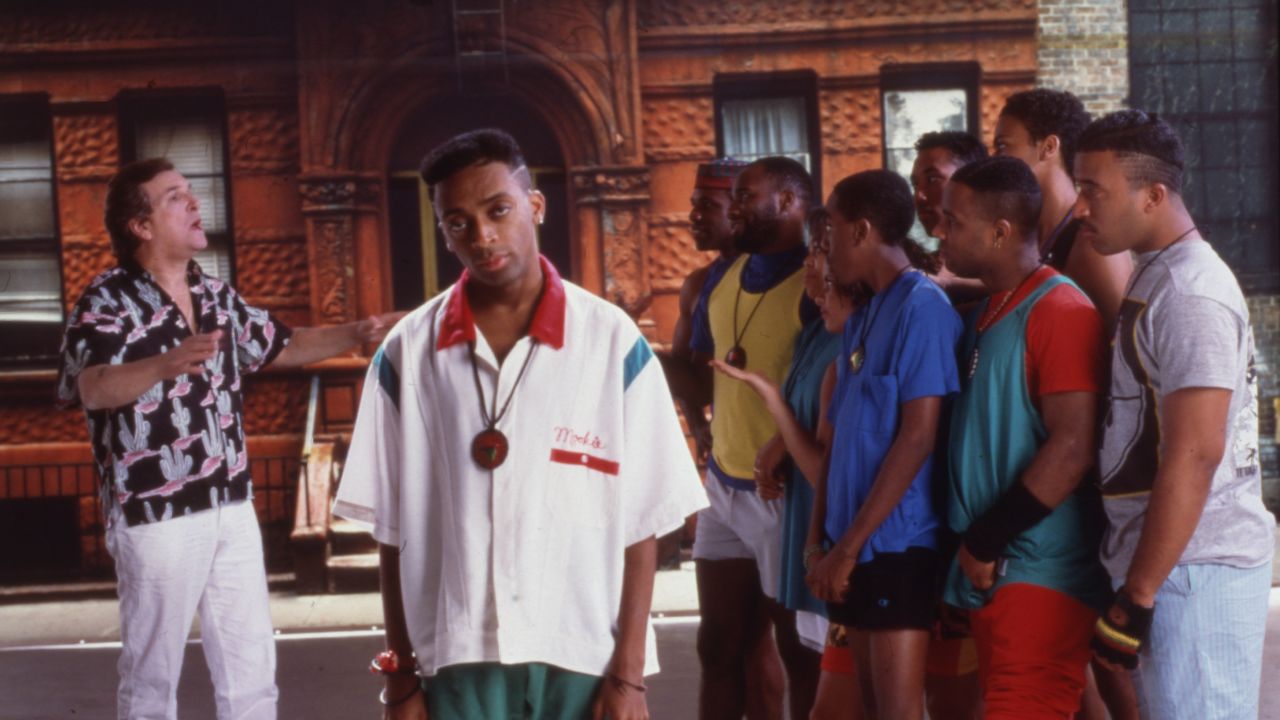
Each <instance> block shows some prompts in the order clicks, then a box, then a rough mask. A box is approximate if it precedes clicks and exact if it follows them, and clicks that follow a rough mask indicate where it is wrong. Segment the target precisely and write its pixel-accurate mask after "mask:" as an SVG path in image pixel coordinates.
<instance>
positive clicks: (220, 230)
mask: <svg viewBox="0 0 1280 720" xmlns="http://www.w3.org/2000/svg"><path fill="white" fill-rule="evenodd" d="M122 109H123V115H124V117H123V118H122V121H121V123H120V127H121V145H122V155H123V156H124V157H125V158H127V159H128V160H141V159H144V158H153V157H163V158H168V159H169V161H170V162H172V163H173V166H174V168H175V169H176V170H177V171H178V172H180V173H182V174H183V176H184V177H186V178H187V181H188V182H190V183H191V190H192V192H193V193H194V194H195V196H196V198H197V199H198V200H199V201H200V217H201V220H202V221H203V224H204V232H205V235H206V236H207V237H208V238H209V247H208V248H206V249H205V250H204V251H202V252H200V253H198V254H197V255H196V262H198V263H200V267H201V269H203V270H204V271H205V272H206V273H208V274H209V275H212V276H214V277H217V278H220V279H222V280H226V281H228V282H231V281H232V279H233V278H232V276H233V274H234V272H233V271H234V255H233V253H232V242H231V230H230V228H231V210H230V207H229V202H228V185H227V170H226V168H227V148H226V119H225V118H226V113H225V112H224V111H223V108H222V103H221V102H220V100H219V99H218V98H211V97H151V96H147V97H140V98H137V99H132V100H130V99H126V100H125V101H124V102H123V103H122Z"/></svg>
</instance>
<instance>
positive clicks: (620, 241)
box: [572, 166, 652, 316]
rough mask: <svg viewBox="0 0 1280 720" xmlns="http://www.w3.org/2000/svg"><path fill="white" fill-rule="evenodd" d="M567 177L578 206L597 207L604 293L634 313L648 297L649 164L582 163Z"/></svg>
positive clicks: (638, 311) (639, 309)
mask: <svg viewBox="0 0 1280 720" xmlns="http://www.w3.org/2000/svg"><path fill="white" fill-rule="evenodd" d="M572 182H573V188H574V195H575V196H576V197H577V201H578V204H579V205H588V206H596V207H598V208H599V212H600V242H601V246H602V250H603V256H604V276H605V297H607V298H609V299H610V300H612V301H613V302H615V303H617V304H618V305H619V306H621V307H622V308H623V309H624V310H626V311H627V312H628V313H630V314H631V315H632V316H636V315H639V314H640V313H642V312H644V310H645V309H646V308H647V307H648V306H649V303H650V301H651V300H652V297H651V296H650V294H649V274H648V269H647V257H646V256H647V251H646V246H647V242H646V241H647V239H648V207H649V169H648V168H645V167H637V166H626V167H595V168H582V169H579V170H576V171H575V172H574V173H573V175H572Z"/></svg>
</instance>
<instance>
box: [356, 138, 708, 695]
mask: <svg viewBox="0 0 1280 720" xmlns="http://www.w3.org/2000/svg"><path fill="white" fill-rule="evenodd" d="M422 173H423V178H424V179H425V180H426V182H427V184H428V186H429V188H430V189H431V192H432V197H433V200H434V203H435V208H436V212H437V217H438V219H439V224H440V229H441V230H442V233H443V237H444V238H445V240H446V243H447V245H448V247H449V249H450V250H451V251H452V252H453V253H454V254H455V255H457V257H458V259H459V260H460V261H461V262H462V264H463V266H464V267H465V268H466V270H465V272H464V273H463V274H462V277H461V278H460V279H459V280H458V282H457V283H456V284H455V285H454V286H452V287H451V288H450V289H449V290H446V291H445V292H444V293H441V294H440V295H439V296H438V297H436V298H434V299H433V300H431V301H429V302H427V303H426V304H425V305H423V306H422V307H420V308H418V309H417V310H416V311H414V312H413V313H411V314H410V315H409V316H407V317H406V318H405V319H404V320H403V321H401V322H400V323H399V324H398V325H397V326H396V327H395V328H394V329H393V330H392V332H391V333H390V335H388V337H387V340H386V342H385V343H384V344H383V346H382V348H381V349H380V350H379V351H378V354H377V355H376V357H375V359H374V362H373V363H372V365H371V366H370V368H369V374H368V377H367V379H366V381H365V385H364V396H363V399H362V400H361V405H360V412H359V417H358V419H357V422H356V429H355V434H354V437H353V439H352V444H351V450H350V453H349V455H348V458H347V462H346V466H345V467H346V469H345V472H344V476H343V478H342V484H341V487H340V489H339V491H338V496H337V499H336V503H335V506H334V512H335V513H336V514H338V515H341V516H344V517H348V518H351V519H353V520H358V521H363V522H366V523H368V524H370V525H372V528H373V535H374V538H375V539H377V540H378V542H379V543H380V554H381V560H382V592H383V608H384V611H385V614H386V627H387V645H388V649H389V650H391V651H393V652H394V653H395V659H396V660H397V662H394V663H393V662H390V661H389V660H388V658H387V657H386V656H383V660H382V661H381V662H380V664H381V666H382V668H383V669H384V670H386V671H389V672H388V674H387V678H386V687H385V689H384V692H383V695H382V701H383V703H384V704H385V705H387V706H388V711H387V713H386V716H387V717H391V718H424V717H426V716H427V714H428V711H429V714H430V717H431V718H432V719H433V720H449V719H451V718H459V719H461V718H506V717H510V716H511V715H510V713H515V715H516V716H522V717H530V718H547V719H550V718H556V719H559V718H565V719H568V718H581V717H586V716H594V717H602V716H607V717H609V718H612V719H613V720H630V719H632V718H645V717H647V716H648V711H647V706H646V703H645V699H644V683H643V678H644V676H645V675H646V674H648V673H650V672H654V671H656V669H657V668H656V658H655V644H654V638H653V631H652V628H651V627H650V626H649V623H648V616H649V609H650V603H651V600H652V595H653V577H654V570H655V568H656V544H655V539H654V538H655V536H657V535H661V534H663V533H665V532H668V531H670V530H672V529H674V528H676V527H679V526H680V525H681V524H682V523H683V522H684V519H685V517H686V516H687V515H690V514H692V513H694V512H696V511H697V510H699V509H700V508H702V507H703V506H705V505H706V496H705V494H704V492H703V490H702V487H701V484H700V482H699V479H698V475H697V471H696V469H695V468H694V465H693V462H692V458H691V457H690V454H689V450H688V446H687V445H686V443H685V439H684V436H683V434H682V433H681V431H680V426H679V424H678V421H677V419H676V415H675V410H674V407H673V406H672V404H671V400H670V394H669V392H668V389H667V385H666V380H665V379H664V377H663V374H662V369H661V367H660V366H659V364H658V363H657V362H655V361H654V358H653V351H652V350H651V349H650V348H649V344H648V343H647V342H646V341H645V339H644V338H643V336H641V334H640V332H639V330H638V329H637V328H636V325H635V323H634V322H633V321H632V320H631V319H630V318H629V317H627V315H626V314H625V313H624V312H623V311H622V310H620V309H619V308H617V307H616V306H614V305H612V304H610V303H608V302H606V301H604V300H601V299H600V298H598V297H596V296H594V295H591V294H590V293H588V292H586V291H585V290H583V289H581V288H579V287H577V286H575V285H572V284H570V283H567V282H564V281H562V280H561V279H560V277H559V275H558V274H557V273H556V270H555V268H553V267H552V266H551V264H550V263H549V262H547V261H546V259H545V258H542V257H541V256H540V255H539V254H538V249H537V230H536V225H537V224H538V223H540V222H541V220H542V215H543V212H544V210H545V202H546V201H545V199H544V198H543V196H542V194H541V193H539V192H538V191H537V190H534V189H532V187H531V180H530V177H529V171H528V169H527V168H526V167H525V162H524V158H523V157H522V155H521V153H520V149H519V147H517V145H516V143H515V141H514V140H512V138H511V137H510V136H508V135H507V134H506V133H503V132H501V131H498V130H477V131H474V132H470V133H466V134H464V135H460V136H458V137H456V138H453V139H452V140H450V141H448V142H446V143H445V144H443V145H441V146H440V147H438V148H436V149H435V150H433V151H432V152H431V153H430V154H429V155H428V156H427V158H426V159H425V160H424V161H423V164H422ZM415 673H416V675H415ZM419 683H420V685H419ZM419 686H420V687H421V689H422V692H419V691H418V688H419Z"/></svg>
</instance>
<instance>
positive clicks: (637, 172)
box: [0, 0, 1275, 581]
mask: <svg viewBox="0 0 1280 720" xmlns="http://www.w3.org/2000/svg"><path fill="white" fill-rule="evenodd" d="M1062 4H1064V3H1063V2H1050V1H1048V0H1046V1H1045V2H1043V3H1041V5H1043V6H1045V7H1044V8H1043V9H1042V8H1041V7H1040V6H1039V5H1037V3H1036V2H1035V0H903V1H898V2H890V1H887V0H869V1H867V2H858V3H845V2H835V1H834V0H808V1H803V2H788V3H782V2H765V1H763V0H753V1H750V2H730V3H701V2H689V1H688V0H541V1H539V2H531V1H526V0H451V1H449V0H415V1H412V2H411V1H410V0H386V1H385V2H377V3H350V2H338V1H337V0H317V1H316V2H289V1H288V0H258V1H257V2H246V1H245V0H235V1H233V2H217V3H213V2H206V3H203V4H194V3H187V2H166V3H159V2H150V1H149V2H144V3H133V4H130V5H129V6H128V7H123V6H115V5H113V4H108V3H91V2H73V1H70V0H53V1H52V2H46V3H41V4H33V5H31V6H30V7H27V8H17V9H15V8H12V7H10V8H9V9H2V10H0V276H4V277H5V278H8V279H6V280H4V281H2V282H0V334H3V336H4V338H5V341H4V342H3V343H0V345H3V346H4V347H3V348H0V527H4V528H7V529H6V530H5V531H4V533H5V534H4V538H3V539H11V540H19V542H18V545H17V546H15V545H14V543H13V542H8V543H4V546H5V547H6V548H8V549H5V550H0V568H3V570H2V571H0V581H3V580H4V579H5V578H6V577H18V578H29V577H34V576H38V575H40V574H42V573H45V572H48V571H54V572H56V573H62V574H77V573H86V572H93V571H95V570H101V569H103V568H105V567H106V566H107V564H108V562H107V559H106V558H105V556H104V555H103V552H102V550H101V547H100V541H99V536H100V533H101V527H100V519H99V518H100V512H99V509H98V507H97V504H96V502H97V501H96V497H95V492H94V486H95V484H96V479H95V478H94V475H93V471H92V468H91V467H90V465H89V462H90V454H89V451H88V444H87V440H86V438H85V429H84V420H83V417H82V415H81V413H80V412H79V411H78V410H73V411H59V410H56V409H54V407H53V405H52V399H51V398H52V395H53V382H54V370H53V362H52V358H53V357H54V356H55V355H56V351H57V338H58V336H59V333H60V326H61V324H62V322H63V313H65V310H66V309H67V308H68V307H70V305H71V304H72V303H74V302H75V300H76V298H77V297H78V296H79V293H80V292H81V290H82V289H83V288H84V286H85V285H86V284H87V283H88V281H89V280H90V279H91V278H92V277H93V276H94V275H95V274H96V273H97V272H99V271H101V270H102V269H104V268H106V267H109V266H110V265H111V264H112V262H113V260H112V257H111V254H110V250H109V244H108V240H107V236H106V232H105V229H104V228H103V225H102V201H103V197H104V194H105V188H106V181H107V179H108V178H109V177H110V175H111V174H112V173H113V172H114V170H115V169H116V168H117V167H118V166H119V165H120V164H121V163H122V162H126V161H129V160H132V159H136V158H141V157H146V156H149V155H156V154H164V155H169V156H171V157H173V158H174V159H175V161H177V164H178V167H179V170H181V171H183V172H184V174H186V175H187V176H188V177H190V178H194V179H196V181H197V182H196V186H197V191H198V192H200V193H201V198H202V206H203V210H204V214H205V226H206V229H207V230H208V231H209V235H210V238H211V241H212V242H211V246H212V248H213V249H212V250H211V251H210V252H209V253H206V254H205V256H202V257H201V262H202V265H203V266H204V267H206V269H211V270H212V271H214V272H216V273H217V274H219V275H220V276H222V277H224V278H227V279H229V280H231V281H232V282H233V283H234V285H235V286H236V287H237V288H238V289H239V291H240V292H241V293H242V294H243V295H244V296H245V297H246V298H247V299H248V300H249V301H250V302H252V303H254V304H257V305H259V306H262V307H265V308H268V309H269V310H271V311H272V312H274V313H277V314H279V315H280V316H281V317H283V318H284V319H285V320H286V321H287V322H290V323H294V324H310V323H335V322H343V321H347V320H351V319H355V318H359V317H362V316H365V315H368V314H370V313H375V312H381V311H385V310H390V309H392V308H397V307H399V308H407V307H413V306H415V305H417V304H418V303H420V302H422V300H424V299H425V298H426V297H429V296H430V295H431V294H432V293H434V292H436V291H438V290H440V289H443V288H444V287H445V286H447V284H448V283H449V282H450V281H451V280H452V278H453V277H454V276H455V274H456V271H457V266H456V264H454V262H453V260H452V258H450V257H449V256H448V253H447V252H444V251H443V249H442V248H441V247H440V246H439V244H437V243H436V242H435V236H434V230H433V222H432V220H431V209H430V202H429V198H428V197H427V196H426V193H425V191H424V189H423V187H422V185H421V183H420V181H419V180H418V179H417V177H416V175H415V169H416V166H417V163H418V160H419V159H420V158H421V156H422V155H423V153H424V152H425V151H426V150H427V149H429V148H430V147H432V146H433V145H434V144H436V143H437V142H439V141H441V140H443V139H445V138H447V137H449V136H450V135H452V134H454V133H456V132H458V131H461V130H464V129H469V128H473V127H477V126H483V125H492V126H499V127H503V128H505V129H507V130H508V131H510V132H512V133H513V134H514V135H515V136H516V138H517V139H518V140H519V141H520V142H521V144H522V145H523V146H524V147H525V149H526V151H527V153H528V156H529V160H530V164H531V166H532V170H533V172H534V176H535V182H536V183H537V185H538V187H539V188H540V189H541V190H543V192H544V193H545V194H546V195H547V196H548V198H549V200H550V201H551V211H550V212H549V214H548V217H547V225H546V226H545V227H544V228H543V235H542V246H543V251H544V252H545V253H546V254H547V255H548V256H549V257H550V258H551V259H552V261H553V262H555V263H556V264H557V265H558V266H559V267H560V269H561V271H562V272H563V273H564V274H565V275H566V277H569V278H571V279H572V280H574V281H575V282H577V283H579V284H581V285H582V286H584V287H586V288H587V289H589V290H592V291H594V292H597V293H599V294H601V295H603V296H605V297H607V298H609V299H610V300H612V301H614V302H616V303H618V304H619V305H621V306H622V307H623V308H625V309H626V310H627V311H628V312H630V313H631V314H632V315H633V316H635V317H636V318H637V320H638V321H639V322H640V324H641V326H642V328H643V329H644V330H645V332H646V334H647V335H648V336H649V337H650V339H651V340H653V341H654V342H655V343H659V344H661V343H662V342H664V341H665V340H666V339H667V338H669V336H670V332H671V328H672V325H673V322H674V319H675V313H676V293H677V291H678V289H679V286H680V283H681V281H682V280H683V278H684V276H685V275H686V274H687V273H688V271H689V270H691V269H693V268H694V267H696V266H697V265H699V264H701V263H703V262H705V261H706V260H707V259H708V258H706V257H704V256H702V255H700V254H699V253H697V252H696V251H694V250H693V245H692V241H691V239H690V236H689V234H688V231H687V228H686V215H687V211H688V197H689V193H690V190H691V188H692V181H693V174H694V168H695V166H696V164H697V163H698V162H700V161H704V160H707V159H710V158H712V157H715V156H717V155H722V154H734V155H738V156H742V157H752V156H754V155H764V154H779V153H783V154H788V155H792V156H794V157H797V158H798V159H800V160H802V161H803V162H805V163H806V164H807V165H808V166H809V168H810V169H811V171H812V172H813V173H814V174H815V176H816V177H817V178H818V179H819V181H820V183H821V185H822V188H823V190H824V191H826V190H829V189H830V188H831V186H832V185H833V184H834V183H835V182H836V181H837V180H839V179H840V178H842V177H844V176H845V175H847V174H849V173H852V172H855V171H858V170H863V169H867V168H873V167H880V166H881V165H883V164H886V163H887V164H888V165H889V166H891V167H895V168H902V167H903V165H904V163H905V164H907V166H908V167H909V163H910V159H911V150H910V144H911V142H913V141H914V138H915V136H916V135H918V134H919V133H921V132H924V131H927V130H933V129H943V128H949V129H950V128H954V129H968V130H970V131H972V132H975V133H978V134H979V135H980V136H982V137H983V138H987V139H989V138H990V135H991V131H992V128H993V126H994V122H995V119H996V116H997V114H998V112H999V110H1000V108H1001V106H1002V105H1003V102H1004V99H1005V98H1006V97H1007V96H1008V95H1009V94H1010V93H1013V92H1016V91H1018V90H1022V89H1026V88H1030V87H1033V86H1035V85H1036V84H1037V83H1038V82H1041V83H1044V82H1049V83H1050V84H1055V85H1066V86H1067V87H1070V84H1069V82H1068V81H1069V80H1070V78H1071V77H1073V74H1074V75H1076V76H1079V75H1080V74H1081V73H1073V67H1074V66H1073V65H1072V64H1071V61H1070V59H1068V60H1067V61H1066V62H1067V64H1066V65H1065V66H1063V65H1061V64H1060V63H1059V64H1054V63H1056V62H1058V61H1057V60H1056V59H1054V60H1052V62H1051V61H1048V60H1046V57H1049V56H1053V57H1054V58H1057V57H1058V56H1057V55H1054V54H1053V52H1052V51H1053V50H1054V49H1055V48H1061V47H1066V48H1067V49H1068V50H1069V48H1070V46H1071V41H1070V37H1071V29H1070V28H1067V29H1066V30H1063V29H1062V28H1059V27H1058V26H1057V25H1054V21H1053V16H1052V14H1051V13H1050V6H1055V5H1062ZM1092 4H1093V5H1097V6H1099V7H1101V8H1102V9H1103V10H1102V12H1103V15H1104V16H1105V17H1104V20H1105V18H1106V17H1111V16H1117V17H1119V18H1120V21H1121V28H1120V30H1119V35H1120V38H1121V39H1120V44H1119V50H1116V47H1114V46H1108V47H1107V48H1105V49H1108V50H1111V51H1115V52H1112V53H1110V54H1107V53H1102V54H1101V55H1099V54H1097V53H1094V54H1092V57H1093V59H1094V61H1095V65H1096V67H1093V69H1092V70H1090V72H1091V73H1092V75H1091V76H1093V75H1096V78H1095V79H1096V80H1097V83H1095V84H1098V85H1099V87H1100V88H1101V89H1099V90H1097V91H1096V94H1097V96H1098V97H1097V99H1096V100H1094V101H1093V104H1094V106H1095V109H1109V108H1110V107H1114V106H1115V105H1117V104H1118V103H1119V100H1118V99H1122V98H1123V97H1124V96H1125V95H1126V94H1127V92H1128V88H1127V87H1120V85H1123V84H1124V83H1123V82H1122V80H1127V77H1126V72H1125V66H1124V63H1123V60H1124V54H1125V45H1124V43H1123V39H1124V34H1125V30H1124V29H1123V27H1122V26H1123V19H1124V15H1125V10H1124V5H1123V4H1122V3H1111V2H1104V1H1103V0H1097V2H1093V3H1092ZM1116 8H1119V10H1117V9H1116ZM1108 13H1110V15H1108ZM1046 18H1047V19H1048V20H1047V21H1046ZM1059 24H1061V23H1059ZM1055 28H1057V29H1055ZM1077 30H1078V29H1077ZM1055 32H1056V33H1057V35H1055V34H1054V33H1055ZM1080 32H1083V33H1084V35H1085V36H1089V37H1092V36H1093V35H1096V36H1097V37H1098V38H1100V39H1099V40H1098V41H1099V42H1104V43H1105V42H1111V43H1112V44H1113V45H1114V42H1115V38H1114V37H1112V36H1114V35H1116V32H1117V29H1116V27H1115V26H1114V25H1107V24H1105V22H1104V23H1103V24H1101V25H1098V26H1097V27H1096V28H1093V29H1090V28H1089V27H1086V28H1085V29H1084V30H1083V31H1079V32H1077V33H1076V34H1077V35H1079V34H1080ZM1090 33H1092V35H1090ZM1059 36H1063V37H1067V38H1068V39H1067V41H1066V42H1065V43H1064V42H1063V41H1062V39H1061V37H1059ZM1108 37H1110V38H1111V39H1110V40H1107V39H1106V38H1108ZM1088 58H1089V55H1088V54H1086V56H1085V57H1084V59H1082V60H1081V62H1082V63H1083V64H1082V65H1081V67H1082V68H1084V67H1086V66H1087V64H1088V63H1089V62H1090V60H1089V59H1088ZM1109 60H1115V61H1116V62H1114V63H1112V62H1108V61H1109ZM1097 61H1102V62H1101V64H1097ZM1117 63H1119V64H1118V65H1117ZM1273 63H1274V60H1273ZM1042 66H1045V67H1048V68H1050V69H1051V71H1052V72H1049V73H1047V74H1046V77H1042V76H1041V74H1040V70H1041V68H1042ZM1064 67H1065V70H1064V69H1063V68H1064ZM1117 67H1118V69H1117ZM1095 71H1096V72H1095ZM1272 72H1273V77H1274V70H1273V71H1272ZM18 217H21V218H24V219H23V220H22V221H18V220H15V219H14V218H18ZM5 283H8V284H5ZM1272 292H1274V290H1272ZM371 350H372V348H363V349H362V350H361V351H360V352H358V353H353V354H352V355H351V356H350V357H346V358H341V359H337V360H331V361H328V362H326V363H322V364H320V365H319V366H316V367H314V368H308V369H306V370H304V371H297V372H267V373H265V374H263V375H261V376H259V377H258V378H256V379H255V380H254V381H253V382H252V383H250V384H249V386H248V391H247V398H246V402H247V426H248V430H249V432H250V434H251V438H250V445H249V452H250V457H251V458H253V462H254V466H253V469H254V478H255V484H256V486H257V488H258V490H257V498H256V502H257V505H258V510H259V514H260V516H261V517H262V519H263V522H264V526H265V527H266V528H267V538H268V546H269V550H268V554H269V559H271V562H272V564H273V566H275V567H279V568H287V567H288V565H289V564H290V560H289V555H288V548H287V545H288V535H289V531H290V529H291V528H293V527H294V526H295V525H298V524H305V521H303V520H300V518H301V517H302V516H303V515H304V514H305V513H304V511H303V509H302V508H303V506H307V507H308V508H310V507H314V508H317V509H319V508H323V507H324V505H325V503H324V498H320V499H318V500H317V498H314V497H310V496H307V494H308V493H309V492H311V490H310V489H309V488H310V487H311V486H308V484H307V482H306V475H307V473H306V472H305V470H304V469H305V468H306V467H307V466H308V457H310V456H308V455H306V454H305V453H307V452H308V451H309V449H310V448H311V447H313V444H312V443H310V442H307V439H308V438H309V437H310V438H311V439H312V440H318V441H322V442H323V441H329V442H336V443H337V444H338V446H339V447H340V445H341V440H342V437H343V434H344V433H345V432H347V431H349V429H350V427H351V424H352V422H353V420H354V412H355V404H356V401H357V399H358V391H359V385H360V379H361V378H362V375H363V368H364V366H365V362H366V360H365V358H366V357H367V354H368V353H369V352H371ZM1269 403H1270V401H1269V400H1265V401H1264V407H1265V406H1266V405H1268V404H1269ZM312 411H313V412H312ZM1268 411H1269V409H1268ZM309 416H314V420H309ZM340 454H341V453H340V452H339V453H338V455H339V457H340ZM1273 465H1274V464H1273ZM339 468H340V466H339V467H335V469H334V470H333V472H335V473H336V472H337V471H338V469H339ZM1269 472H1270V473H1272V474H1274V472H1275V470H1274V466H1272V467H1271V468H1269ZM300 480H301V481H300ZM304 496H306V497H304ZM318 511H319V510H317V512H318ZM33 535H34V536H36V537H39V538H40V541H39V547H38V548H36V549H35V550H34V551H30V550H27V549H26V548H27V547H29V546H30V545H31V541H30V539H29V538H31V537H33ZM295 537H296V536H295ZM16 548H22V550H21V551H18V550H16Z"/></svg>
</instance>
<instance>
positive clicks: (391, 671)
mask: <svg viewBox="0 0 1280 720" xmlns="http://www.w3.org/2000/svg"><path fill="white" fill-rule="evenodd" d="M369 672H370V673H371V674H373V675H412V674H414V669H413V666H412V665H409V666H407V667H402V666H401V665H400V656H399V655H398V654H396V651H395V650H383V651H382V652H380V653H378V654H377V655H374V656H373V659H372V660H370V661H369Z"/></svg>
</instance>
